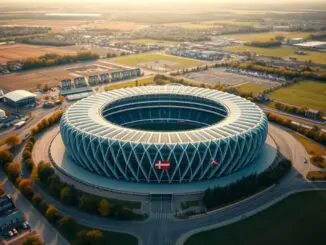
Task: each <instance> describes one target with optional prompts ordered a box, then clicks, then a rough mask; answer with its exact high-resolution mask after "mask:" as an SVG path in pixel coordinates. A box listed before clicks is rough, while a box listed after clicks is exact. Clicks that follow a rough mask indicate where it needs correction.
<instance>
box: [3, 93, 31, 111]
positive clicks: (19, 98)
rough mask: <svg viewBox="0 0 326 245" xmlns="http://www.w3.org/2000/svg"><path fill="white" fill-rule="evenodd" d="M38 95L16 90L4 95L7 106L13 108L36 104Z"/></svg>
mask: <svg viewBox="0 0 326 245" xmlns="http://www.w3.org/2000/svg"><path fill="white" fill-rule="evenodd" d="M36 97H37V96H36V94H33V93H31V92H29V91H26V90H15V91H11V92H9V93H7V94H5V95H4V102H5V104H7V105H9V106H12V107H23V106H26V105H32V104H34V103H35V102H36Z"/></svg>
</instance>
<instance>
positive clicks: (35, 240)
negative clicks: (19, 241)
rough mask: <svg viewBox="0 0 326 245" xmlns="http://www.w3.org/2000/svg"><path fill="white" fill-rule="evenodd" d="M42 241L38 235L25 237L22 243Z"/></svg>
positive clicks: (40, 242) (35, 243)
mask: <svg viewBox="0 0 326 245" xmlns="http://www.w3.org/2000/svg"><path fill="white" fill-rule="evenodd" d="M43 244H44V243H43V242H42V241H41V239H40V238H39V237H38V236H29V237H27V238H26V239H25V240H24V242H23V245H43Z"/></svg>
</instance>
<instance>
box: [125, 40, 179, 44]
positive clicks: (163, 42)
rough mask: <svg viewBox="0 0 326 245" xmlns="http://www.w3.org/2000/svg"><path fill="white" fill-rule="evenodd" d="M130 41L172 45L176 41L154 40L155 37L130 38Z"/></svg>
mask: <svg viewBox="0 0 326 245" xmlns="http://www.w3.org/2000/svg"><path fill="white" fill-rule="evenodd" d="M130 42H131V43H137V44H160V45H173V44H176V43H177V42H173V41H165V40H155V39H136V40H131V41H130Z"/></svg>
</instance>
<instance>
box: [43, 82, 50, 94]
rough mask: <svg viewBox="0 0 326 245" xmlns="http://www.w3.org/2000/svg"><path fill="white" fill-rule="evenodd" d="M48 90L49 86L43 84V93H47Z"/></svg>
mask: <svg viewBox="0 0 326 245" xmlns="http://www.w3.org/2000/svg"><path fill="white" fill-rule="evenodd" d="M48 90H49V84H47V83H46V84H44V86H43V91H44V92H47V91H48Z"/></svg>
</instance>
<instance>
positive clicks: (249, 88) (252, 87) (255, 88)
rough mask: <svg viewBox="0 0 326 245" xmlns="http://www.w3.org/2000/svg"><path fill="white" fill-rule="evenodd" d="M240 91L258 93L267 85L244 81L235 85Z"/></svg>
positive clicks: (266, 87)
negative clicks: (244, 82)
mask: <svg viewBox="0 0 326 245" xmlns="http://www.w3.org/2000/svg"><path fill="white" fill-rule="evenodd" d="M235 88H236V89H237V90H238V91H239V92H240V93H254V94H259V93H261V92H263V91H264V90H265V89H268V88H269V87H268V86H267V85H258V84H253V83H246V84H243V85H240V86H237V87H235Z"/></svg>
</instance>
